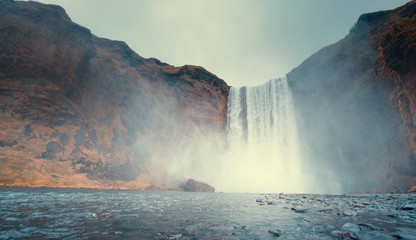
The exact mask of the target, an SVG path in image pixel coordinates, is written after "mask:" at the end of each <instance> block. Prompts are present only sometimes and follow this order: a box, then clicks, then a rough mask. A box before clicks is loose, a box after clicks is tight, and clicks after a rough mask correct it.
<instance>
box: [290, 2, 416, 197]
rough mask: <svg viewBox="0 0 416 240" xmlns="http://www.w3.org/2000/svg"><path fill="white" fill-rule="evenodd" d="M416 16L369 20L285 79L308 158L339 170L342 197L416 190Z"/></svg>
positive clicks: (413, 5) (394, 14) (392, 13)
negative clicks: (370, 191)
mask: <svg viewBox="0 0 416 240" xmlns="http://www.w3.org/2000/svg"><path fill="white" fill-rule="evenodd" d="M415 12H416V1H411V2H409V3H408V4H406V5H404V6H402V7H399V8H397V9H394V10H389V11H380V12H375V13H369V14H363V15H362V16H360V18H359V19H358V22H357V23H356V24H355V25H354V27H353V28H352V29H351V31H350V33H349V34H348V35H347V36H346V37H345V38H344V39H342V40H340V41H339V42H337V43H335V44H332V45H330V46H327V47H325V48H323V49H321V50H320V51H318V52H317V53H315V54H314V55H312V56H311V57H310V58H308V59H306V60H305V61H304V62H303V63H302V64H301V65H300V66H299V67H297V68H295V69H294V70H293V71H292V72H290V73H289V74H288V76H287V78H288V83H289V85H290V87H291V88H292V90H293V98H294V104H295V107H296V109H297V110H298V117H299V125H300V127H299V133H300V139H302V146H304V149H302V152H304V153H306V155H307V156H312V158H313V159H314V161H311V162H319V165H320V166H325V168H326V169H327V170H325V171H330V170H331V169H332V170H334V174H335V175H336V176H337V179H338V180H339V181H340V182H342V183H343V184H344V185H343V187H344V188H343V189H342V191H344V192H351V191H355V190H356V189H370V188H376V189H386V188H390V189H397V190H398V191H406V190H407V189H409V188H410V187H411V186H414V185H415V184H416V127H415V126H416V48H415V46H416V35H415V31H416V15H415ZM306 168H307V169H311V171H314V169H315V167H314V166H306ZM319 171H321V170H317V172H316V173H315V175H316V176H320V175H321V174H320V172H319ZM312 175H313V173H312ZM380 176H381V177H380ZM318 178H319V177H318ZM320 181H321V182H320V184H323V185H325V184H326V181H327V180H325V178H322V179H321V180H320Z"/></svg>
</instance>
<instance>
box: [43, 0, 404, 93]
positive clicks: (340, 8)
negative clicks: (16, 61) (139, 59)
mask: <svg viewBox="0 0 416 240" xmlns="http://www.w3.org/2000/svg"><path fill="white" fill-rule="evenodd" d="M40 2H43V3H53V4H57V5H60V6H62V7H63V8H65V10H66V11H67V13H68V15H69V16H70V17H71V19H72V20H73V21H74V22H76V23H78V24H80V25H82V26H84V27H87V28H89V29H90V30H91V31H92V33H93V34H95V35H97V36H99V37H105V38H109V39H113V40H121V41H125V42H126V43H127V44H128V45H129V46H130V47H131V48H132V49H133V50H134V51H136V52H137V53H138V54H139V55H141V56H143V57H146V58H149V57H155V58H158V59H159V60H161V61H163V62H166V63H168V64H171V65H175V66H182V65H185V64H191V65H200V66H203V67H204V68H205V69H207V70H208V71H210V72H212V73H214V74H216V75H217V76H218V77H220V78H222V79H224V80H225V81H226V82H227V83H228V84H229V85H231V86H243V85H248V86H251V85H258V84H261V83H264V82H266V81H268V80H270V79H273V78H278V77H283V76H285V74H286V73H288V72H289V71H290V70H292V69H293V68H295V67H296V66H298V65H299V64H300V63H302V61H303V60H305V59H306V58H307V57H309V56H310V55H311V54H313V53H314V52H316V51H318V50H319V49H321V48H322V47H324V46H326V45H329V44H331V43H334V42H337V41H338V40H340V39H342V38H343V37H344V36H345V35H346V34H348V31H349V30H350V28H351V27H352V26H353V24H354V23H355V22H356V21H357V19H358V17H359V16H360V15H361V14H362V13H366V12H374V11H379V10H387V9H393V8H396V7H398V6H401V5H403V4H405V3H406V2H408V1H407V0H118V1H116V0H41V1H40Z"/></svg>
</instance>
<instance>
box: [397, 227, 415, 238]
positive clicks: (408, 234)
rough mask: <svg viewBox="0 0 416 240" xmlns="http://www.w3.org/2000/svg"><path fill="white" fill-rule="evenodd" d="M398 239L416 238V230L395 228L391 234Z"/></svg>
mask: <svg viewBox="0 0 416 240" xmlns="http://www.w3.org/2000/svg"><path fill="white" fill-rule="evenodd" d="M393 236H394V237H397V238H398V239H416V230H415V229H408V228H397V229H396V232H395V233H394V234H393Z"/></svg>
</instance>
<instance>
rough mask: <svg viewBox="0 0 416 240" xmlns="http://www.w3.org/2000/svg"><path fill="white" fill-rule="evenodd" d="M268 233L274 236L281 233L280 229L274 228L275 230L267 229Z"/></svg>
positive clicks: (278, 235)
mask: <svg viewBox="0 0 416 240" xmlns="http://www.w3.org/2000/svg"><path fill="white" fill-rule="evenodd" d="M269 233H270V234H272V235H273V236H275V237H280V236H281V235H282V232H280V230H276V231H272V230H269Z"/></svg>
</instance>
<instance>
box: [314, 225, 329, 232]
mask: <svg viewBox="0 0 416 240" xmlns="http://www.w3.org/2000/svg"><path fill="white" fill-rule="evenodd" d="M311 231H312V232H313V233H326V232H327V231H328V229H327V228H326V227H325V226H323V225H321V224H317V225H315V226H313V227H312V228H311Z"/></svg>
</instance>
